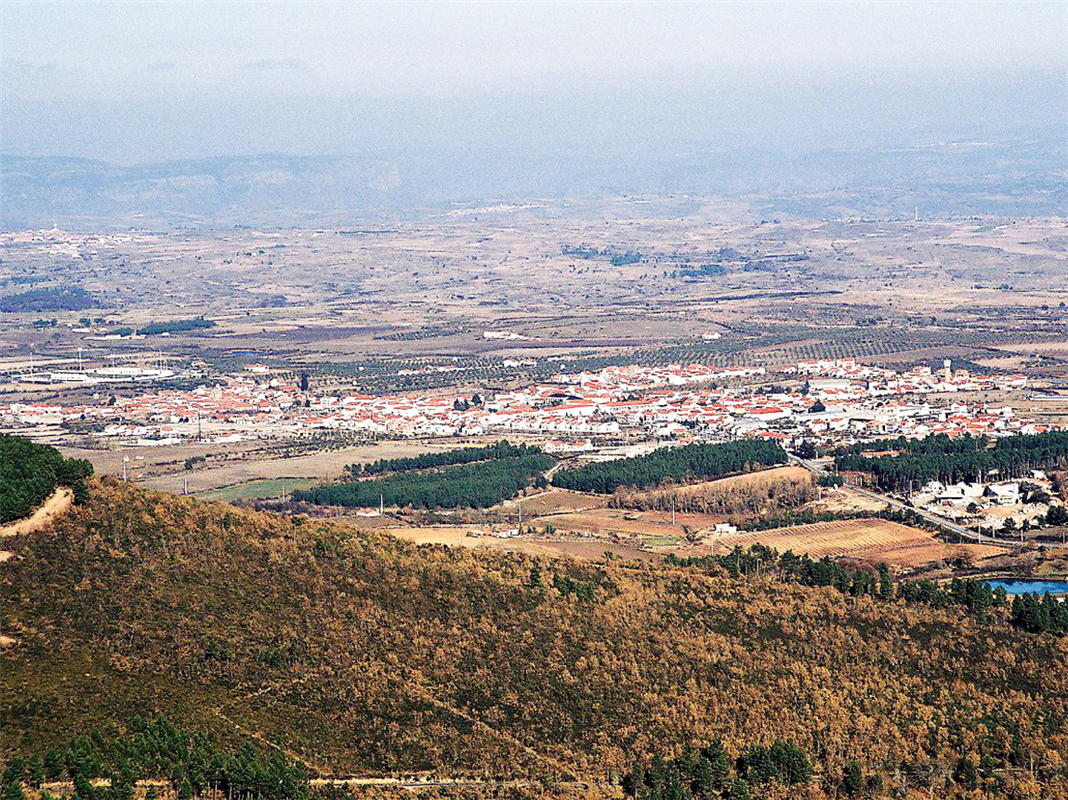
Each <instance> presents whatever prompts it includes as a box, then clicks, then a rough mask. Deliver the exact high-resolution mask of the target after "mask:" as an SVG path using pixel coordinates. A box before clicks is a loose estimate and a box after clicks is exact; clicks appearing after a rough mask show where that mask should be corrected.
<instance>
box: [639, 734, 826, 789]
mask: <svg viewBox="0 0 1068 800" xmlns="http://www.w3.org/2000/svg"><path fill="white" fill-rule="evenodd" d="M735 770H736V772H735V774H734V777H733V778H732V766H731V760H730V758H729V757H728V756H727V751H726V749H725V748H724V747H723V743H722V742H721V741H720V740H718V739H717V740H715V741H714V742H713V743H712V744H711V745H709V746H708V747H705V748H702V749H701V750H695V749H694V748H692V747H686V748H685V749H684V750H683V752H682V755H680V756H679V757H677V758H674V759H666V758H664V757H663V756H661V755H659V754H657V755H655V756H653V758H652V761H651V762H650V763H649V764H648V765H646V764H643V763H642V762H640V761H639V762H636V763H635V764H634V766H633V767H632V768H631V770H630V772H628V773H627V774H626V775H624V776H623V792H624V794H626V795H627V796H628V797H633V798H636V800H713V798H744V797H748V796H749V794H750V790H749V787H750V785H753V786H767V785H768V784H771V783H778V784H780V785H782V786H797V785H800V784H804V783H807V782H808V781H809V779H810V778H811V777H812V762H811V761H809V759H808V757H807V756H806V755H805V754H804V752H803V751H802V750H801V749H800V748H799V747H797V745H795V744H794V743H793V742H792V741H782V740H776V741H775V743H774V744H772V745H771V747H761V746H752V747H749V748H747V749H746V750H745V752H744V753H742V754H741V755H740V756H739V757H738V758H737V760H736V763H735Z"/></svg>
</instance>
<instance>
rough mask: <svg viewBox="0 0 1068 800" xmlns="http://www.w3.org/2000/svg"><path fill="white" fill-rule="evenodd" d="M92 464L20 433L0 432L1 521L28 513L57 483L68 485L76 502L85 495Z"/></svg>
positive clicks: (30, 512) (80, 500) (81, 500)
mask: <svg viewBox="0 0 1068 800" xmlns="http://www.w3.org/2000/svg"><path fill="white" fill-rule="evenodd" d="M92 474H93V466H92V464H90V463H89V462H88V461H84V460H82V459H73V458H63V456H62V455H61V454H60V452H59V451H58V450H56V449H55V448H54V447H49V446H48V445H42V444H36V443H35V442H31V441H30V440H29V439H24V438H22V437H21V436H9V435H7V434H0V523H3V522H11V521H12V520H16V519H21V518H22V517H26V516H29V515H30V514H32V513H33V511H34V510H35V509H36V508H37V507H38V506H39V505H41V503H43V502H44V501H45V500H47V499H48V496H49V495H51V494H52V492H54V491H55V490H56V487H57V486H67V487H70V489H71V490H72V491H73V492H74V499H75V501H76V502H84V501H85V499H86V498H87V497H88V492H89V490H88V488H87V487H86V484H85V479H86V478H88V477H89V476H90V475H92Z"/></svg>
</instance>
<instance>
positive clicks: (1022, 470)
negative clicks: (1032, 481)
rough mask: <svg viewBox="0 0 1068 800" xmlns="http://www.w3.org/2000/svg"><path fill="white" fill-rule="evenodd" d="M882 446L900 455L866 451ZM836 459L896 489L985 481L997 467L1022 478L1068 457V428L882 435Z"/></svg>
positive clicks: (1002, 473) (846, 467) (843, 466)
mask: <svg viewBox="0 0 1068 800" xmlns="http://www.w3.org/2000/svg"><path fill="white" fill-rule="evenodd" d="M884 450H890V451H893V452H895V453H896V455H881V456H865V455H863V453H865V452H879V451H884ZM835 463H836V464H837V466H838V469H839V470H844V471H851V472H866V473H869V474H870V475H871V476H872V478H873V480H874V481H875V484H876V485H877V486H878V487H879V488H881V489H884V490H887V491H893V492H906V491H911V490H913V489H915V488H916V487H919V486H922V485H923V484H925V483H928V482H930V481H934V480H937V481H941V482H942V483H947V484H949V483H957V482H959V481H981V480H982V479H983V478H984V477H986V476H987V475H990V474H993V473H996V474H997V475H998V477H1000V478H1018V477H1021V476H1024V475H1027V474H1028V473H1029V472H1030V471H1031V470H1034V469H1049V468H1051V467H1063V466H1064V465H1065V464H1066V463H1068V433H1064V432H1053V433H1041V434H1034V435H1020V436H1008V437H1005V438H1002V439H995V440H993V442H992V443H991V440H989V439H988V438H986V437H984V436H978V437H972V436H964V437H960V438H956V439H953V438H950V437H949V436H946V435H944V434H939V435H938V436H928V437H927V438H925V439H918V440H912V439H905V438H903V437H902V438H899V439H884V440H880V441H875V442H867V443H864V444H858V445H853V446H852V447H850V448H848V449H846V450H843V451H839V452H838V453H837V454H836V455H835Z"/></svg>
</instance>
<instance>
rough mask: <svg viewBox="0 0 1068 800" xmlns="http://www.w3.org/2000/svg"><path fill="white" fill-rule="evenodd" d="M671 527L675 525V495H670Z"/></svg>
mask: <svg viewBox="0 0 1068 800" xmlns="http://www.w3.org/2000/svg"><path fill="white" fill-rule="evenodd" d="M671 525H672V526H674V525H675V495H671Z"/></svg>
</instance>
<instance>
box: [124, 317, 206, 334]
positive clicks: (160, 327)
mask: <svg viewBox="0 0 1068 800" xmlns="http://www.w3.org/2000/svg"><path fill="white" fill-rule="evenodd" d="M214 327H215V323H214V322H212V321H211V320H210V319H204V318H203V317H196V318H195V319H172V320H168V321H165V322H150V323H149V324H148V325H145V327H143V328H141V329H140V330H138V331H137V332H138V333H139V334H141V335H142V336H157V335H159V334H161V333H181V332H182V331H196V330H203V329H204V328H214Z"/></svg>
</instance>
